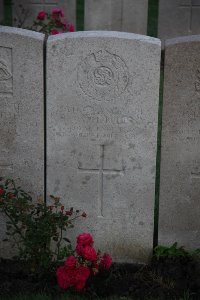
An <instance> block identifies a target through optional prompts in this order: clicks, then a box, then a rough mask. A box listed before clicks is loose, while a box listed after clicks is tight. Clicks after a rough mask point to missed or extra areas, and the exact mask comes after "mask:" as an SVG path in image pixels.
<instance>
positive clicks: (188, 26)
mask: <svg viewBox="0 0 200 300" xmlns="http://www.w3.org/2000/svg"><path fill="white" fill-rule="evenodd" d="M199 33H200V0H167V1H166V0H160V2H159V22H158V36H159V38H160V39H162V41H164V40H165V39H169V38H174V37H178V36H185V35H192V34H199Z"/></svg>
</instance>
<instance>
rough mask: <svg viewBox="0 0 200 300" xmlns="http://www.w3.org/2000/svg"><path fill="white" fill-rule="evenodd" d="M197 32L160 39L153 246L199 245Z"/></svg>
mask: <svg viewBox="0 0 200 300" xmlns="http://www.w3.org/2000/svg"><path fill="white" fill-rule="evenodd" d="M199 53H200V36H191V37H182V38H177V39H172V40H168V41H167V42H166V54H165V76H164V99H163V124H162V147H161V150H162V151H161V173H160V211H159V227H158V228H159V244H161V245H171V244H173V243H174V242H178V244H179V245H180V246H181V245H182V246H185V247H186V248H188V249H192V248H193V249H194V248H197V247H198V248H199V247H200V242H199V241H200V219H199V215H200V201H199V195H200V153H199V149H200V138H199V137H200V128H199V118H200V56H199Z"/></svg>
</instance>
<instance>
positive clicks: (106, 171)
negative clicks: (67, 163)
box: [78, 145, 124, 217]
mask: <svg viewBox="0 0 200 300" xmlns="http://www.w3.org/2000/svg"><path fill="white" fill-rule="evenodd" d="M104 155H105V145H100V160H99V168H98V169H87V168H82V167H81V166H80V165H78V171H79V172H84V173H85V172H86V173H94V174H98V175H99V180H98V192H99V195H98V214H99V217H103V189H104V175H106V174H113V175H124V169H121V170H118V169H114V168H113V169H106V168H104Z"/></svg>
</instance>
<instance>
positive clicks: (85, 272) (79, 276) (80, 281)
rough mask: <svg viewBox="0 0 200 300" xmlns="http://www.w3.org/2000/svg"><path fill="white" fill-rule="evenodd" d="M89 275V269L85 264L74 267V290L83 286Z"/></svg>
mask: <svg viewBox="0 0 200 300" xmlns="http://www.w3.org/2000/svg"><path fill="white" fill-rule="evenodd" d="M89 276H90V269H89V268H88V267H85V266H80V267H79V268H77V269H76V282H75V284H74V287H75V289H76V290H78V291H80V290H82V289H83V288H84V287H85V284H86V281H87V279H88V277H89Z"/></svg>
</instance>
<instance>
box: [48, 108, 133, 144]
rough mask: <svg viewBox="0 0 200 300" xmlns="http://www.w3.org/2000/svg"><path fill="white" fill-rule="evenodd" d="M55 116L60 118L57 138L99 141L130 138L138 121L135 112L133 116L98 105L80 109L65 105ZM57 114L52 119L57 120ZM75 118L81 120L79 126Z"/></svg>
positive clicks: (120, 109) (118, 109) (119, 109)
mask: <svg viewBox="0 0 200 300" xmlns="http://www.w3.org/2000/svg"><path fill="white" fill-rule="evenodd" d="M66 113H67V115H68V116H67V117H66ZM57 114H58V115H59V118H60V123H59V125H58V124H57V126H56V129H55V130H56V135H57V136H65V135H70V136H74V137H85V138H86V137H87V138H94V139H100V140H101V139H106V140H108V139H111V140H112V139H116V138H120V139H125V140H126V138H131V137H132V136H133V135H134V132H135V130H136V128H137V120H138V116H137V113H136V112H135V114H134V115H133V114H130V113H129V112H127V111H125V110H122V108H120V107H115V106H113V105H107V106H106V107H102V106H101V105H100V103H98V104H94V105H93V106H91V105H86V106H82V107H78V106H70V105H66V106H64V107H61V109H60V110H59V111H57ZM57 114H56V115H55V114H53V115H52V117H53V118H57ZM77 118H78V119H80V120H82V124H81V125H77V122H76V121H75V120H76V119H77ZM69 119H70V125H69V124H68V121H69ZM100 143H103V141H102V140H101V142H100Z"/></svg>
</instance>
